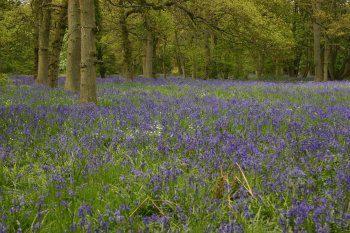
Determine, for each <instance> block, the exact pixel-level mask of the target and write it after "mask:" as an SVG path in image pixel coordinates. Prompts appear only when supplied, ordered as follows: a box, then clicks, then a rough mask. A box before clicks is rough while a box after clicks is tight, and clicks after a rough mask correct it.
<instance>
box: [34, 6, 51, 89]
mask: <svg viewBox="0 0 350 233" xmlns="http://www.w3.org/2000/svg"><path fill="white" fill-rule="evenodd" d="M51 3H52V0H43V1H42V5H41V11H42V18H41V22H40V26H39V53H38V54H39V56H38V76H37V79H36V82H37V83H39V84H47V82H48V75H49V43H50V42H49V37H50V26H51V9H50V8H51Z"/></svg>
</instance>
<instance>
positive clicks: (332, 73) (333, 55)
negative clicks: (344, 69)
mask: <svg viewBox="0 0 350 233" xmlns="http://www.w3.org/2000/svg"><path fill="white" fill-rule="evenodd" d="M329 47H330V63H329V66H328V72H329V79H330V80H335V79H336V76H337V74H336V68H335V65H336V62H337V56H338V48H337V46H335V45H330V46H329Z"/></svg>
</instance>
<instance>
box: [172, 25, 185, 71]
mask: <svg viewBox="0 0 350 233" xmlns="http://www.w3.org/2000/svg"><path fill="white" fill-rule="evenodd" d="M175 46H176V59H177V65H178V70H179V72H181V76H182V77H183V78H186V66H185V59H184V55H183V53H182V52H181V48H180V40H179V35H178V31H177V30H175Z"/></svg>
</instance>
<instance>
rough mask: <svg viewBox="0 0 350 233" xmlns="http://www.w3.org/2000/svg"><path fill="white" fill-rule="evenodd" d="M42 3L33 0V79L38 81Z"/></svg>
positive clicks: (38, 0)
mask: <svg viewBox="0 0 350 233" xmlns="http://www.w3.org/2000/svg"><path fill="white" fill-rule="evenodd" d="M40 2H41V1H40V0H32V2H31V8H32V14H33V16H34V32H33V42H34V46H33V52H34V64H33V77H34V79H35V80H36V79H37V76H38V68H39V28H40V23H41V18H42V14H41V10H40V7H41V3H40Z"/></svg>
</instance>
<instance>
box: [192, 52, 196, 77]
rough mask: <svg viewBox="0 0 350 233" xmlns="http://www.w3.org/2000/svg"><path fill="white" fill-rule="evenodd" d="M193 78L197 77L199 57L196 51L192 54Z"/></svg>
mask: <svg viewBox="0 0 350 233" xmlns="http://www.w3.org/2000/svg"><path fill="white" fill-rule="evenodd" d="M192 79H197V58H196V55H195V53H194V52H193V54H192Z"/></svg>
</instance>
